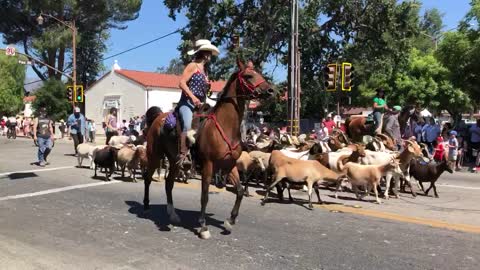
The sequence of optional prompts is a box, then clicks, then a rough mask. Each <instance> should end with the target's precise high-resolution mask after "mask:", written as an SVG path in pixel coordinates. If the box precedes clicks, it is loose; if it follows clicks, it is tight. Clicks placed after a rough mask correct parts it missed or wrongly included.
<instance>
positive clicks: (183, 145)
mask: <svg viewBox="0 0 480 270" xmlns="http://www.w3.org/2000/svg"><path fill="white" fill-rule="evenodd" d="M187 153H188V147H187V132H182V133H180V149H179V152H178V158H177V165H180V166H181V165H182V164H183V162H184V161H185V158H186V157H187Z"/></svg>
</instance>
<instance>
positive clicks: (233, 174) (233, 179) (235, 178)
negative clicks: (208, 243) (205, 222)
mask: <svg viewBox="0 0 480 270" xmlns="http://www.w3.org/2000/svg"><path fill="white" fill-rule="evenodd" d="M228 178H229V180H230V183H232V185H233V186H234V187H235V188H236V190H237V198H236V200H235V205H234V206H233V209H232V213H231V215H230V218H227V219H226V220H225V222H224V226H225V229H226V230H227V231H229V232H230V231H232V225H235V221H236V219H237V216H238V211H239V210H240V205H241V203H242V199H243V193H244V189H243V186H242V183H241V182H240V175H239V173H238V170H237V167H236V166H235V167H233V169H232V170H231V171H230V173H229V174H228Z"/></svg>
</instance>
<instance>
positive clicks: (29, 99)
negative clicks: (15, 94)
mask: <svg viewBox="0 0 480 270" xmlns="http://www.w3.org/2000/svg"><path fill="white" fill-rule="evenodd" d="M36 98H37V97H36V96H28V97H23V102H24V103H26V102H33V101H34V100H35V99H36Z"/></svg>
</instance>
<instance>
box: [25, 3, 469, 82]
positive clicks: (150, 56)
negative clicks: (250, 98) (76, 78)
mask: <svg viewBox="0 0 480 270" xmlns="http://www.w3.org/2000/svg"><path fill="white" fill-rule="evenodd" d="M422 2H423V7H422V9H423V10H425V9H431V8H434V7H436V8H438V9H439V10H440V11H441V12H442V13H444V18H443V19H444V24H445V28H444V30H447V29H451V28H454V27H456V26H457V24H458V22H459V21H460V20H461V19H462V18H463V17H464V15H465V14H466V12H467V11H468V10H469V2H470V1H469V0H424V1H422ZM127 25H128V28H127V29H125V30H112V31H111V37H110V39H109V40H108V43H107V46H108V51H107V52H106V54H105V56H109V55H113V54H115V53H118V52H120V51H123V50H126V49H129V48H131V47H134V46H136V45H138V44H140V43H143V42H146V41H149V40H151V39H154V38H156V37H159V36H162V35H164V34H167V33H169V32H172V31H173V30H175V29H177V28H180V27H183V26H185V25H186V20H185V18H184V17H183V16H181V15H179V16H177V21H173V20H172V19H170V18H169V17H168V10H167V9H166V8H165V6H164V5H163V1H161V0H143V6H142V9H141V11H140V16H139V18H138V19H137V20H135V21H131V22H128V23H127ZM178 44H180V34H175V35H173V36H170V37H168V38H165V39H162V40H160V41H157V42H155V43H152V44H149V45H147V46H145V47H142V48H140V49H138V50H135V51H132V52H129V53H126V54H123V55H120V56H117V57H115V58H114V59H109V60H107V61H105V63H104V64H105V66H106V68H107V69H110V68H111V66H112V65H113V62H114V60H115V59H116V60H118V62H119V64H120V66H121V67H122V68H124V69H134V70H143V71H154V70H155V69H156V68H157V67H160V66H166V65H168V63H169V61H170V59H172V58H175V57H178V56H179V52H178V51H177V46H178ZM28 76H29V77H35V75H34V73H33V72H32V71H31V70H30V71H29V72H28ZM274 77H275V79H276V80H279V81H282V80H284V79H286V72H285V69H277V71H276V72H275V74H274Z"/></svg>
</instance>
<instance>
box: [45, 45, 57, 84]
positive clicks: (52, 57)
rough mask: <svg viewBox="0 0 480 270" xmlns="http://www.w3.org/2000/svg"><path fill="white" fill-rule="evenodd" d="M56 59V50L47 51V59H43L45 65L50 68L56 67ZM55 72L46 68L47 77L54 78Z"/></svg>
mask: <svg viewBox="0 0 480 270" xmlns="http://www.w3.org/2000/svg"><path fill="white" fill-rule="evenodd" d="M56 58H57V50H56V49H49V50H47V59H44V60H45V61H46V63H47V64H49V65H50V66H52V67H55V66H56ZM56 74H57V72H56V71H55V70H53V69H51V68H48V77H49V78H54V77H55V76H56Z"/></svg>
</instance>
